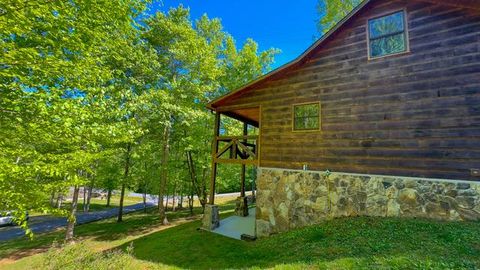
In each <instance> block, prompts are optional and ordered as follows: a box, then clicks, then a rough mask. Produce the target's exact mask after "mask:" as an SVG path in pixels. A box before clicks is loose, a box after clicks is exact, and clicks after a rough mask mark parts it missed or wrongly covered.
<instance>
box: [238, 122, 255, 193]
mask: <svg viewBox="0 0 480 270" xmlns="http://www.w3.org/2000/svg"><path fill="white" fill-rule="evenodd" d="M247 135H248V124H247V123H245V122H244V123H243V136H244V137H246V136H247ZM243 142H244V143H247V139H244V140H243ZM238 146H240V148H244V151H246V152H247V153H248V152H250V153H251V151H250V149H248V148H247V147H246V146H245V145H243V144H242V143H240V141H239V142H238ZM250 153H249V154H250ZM254 158H255V156H254ZM240 176H241V180H242V182H241V186H240V197H245V164H242V173H241V175H240Z"/></svg>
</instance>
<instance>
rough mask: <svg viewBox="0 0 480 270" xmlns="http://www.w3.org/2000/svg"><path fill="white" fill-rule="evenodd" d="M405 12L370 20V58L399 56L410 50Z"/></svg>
mask: <svg viewBox="0 0 480 270" xmlns="http://www.w3.org/2000/svg"><path fill="white" fill-rule="evenodd" d="M406 29H407V27H406V21H405V12H404V11H399V12H395V13H393V14H390V15H387V16H383V17H379V18H374V19H370V20H368V39H369V45H368V46H369V48H370V50H369V51H370V52H369V53H370V55H369V56H370V58H376V57H381V56H386V55H392V54H398V53H402V52H406V51H407V50H408V35H407V31H406Z"/></svg>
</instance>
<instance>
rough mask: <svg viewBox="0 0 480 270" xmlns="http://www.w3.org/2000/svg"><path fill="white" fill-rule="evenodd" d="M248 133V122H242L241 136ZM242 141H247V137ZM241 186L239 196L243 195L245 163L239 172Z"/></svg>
mask: <svg viewBox="0 0 480 270" xmlns="http://www.w3.org/2000/svg"><path fill="white" fill-rule="evenodd" d="M247 135H248V124H247V123H245V122H244V123H243V136H247ZM243 142H244V143H247V139H245V140H243ZM241 180H242V183H241V187H240V197H245V164H242V173H241Z"/></svg>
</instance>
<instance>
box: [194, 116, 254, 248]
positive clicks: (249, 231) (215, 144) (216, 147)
mask: <svg viewBox="0 0 480 270" xmlns="http://www.w3.org/2000/svg"><path fill="white" fill-rule="evenodd" d="M210 109H212V111H213V112H214V113H215V125H214V132H213V141H212V163H211V170H212V171H211V179H210V193H209V201H208V204H207V205H206V207H205V214H204V217H203V223H202V228H203V229H205V230H209V231H212V232H214V233H218V234H221V235H224V236H227V237H231V238H235V239H242V235H244V236H246V237H247V238H248V237H251V238H253V237H254V236H255V208H250V209H249V206H251V205H252V203H253V200H248V198H247V196H246V194H245V189H246V187H245V176H246V171H247V166H255V167H256V166H258V164H259V153H260V151H259V150H260V149H259V147H260V144H259V140H260V138H259V126H260V108H259V107H254V108H237V109H230V110H220V109H214V108H210ZM223 117H229V118H233V119H236V120H238V121H240V122H241V124H242V126H243V134H241V135H237V134H235V136H232V135H225V128H224V126H223V125H222V119H223ZM249 131H250V132H249ZM252 133H253V134H252ZM219 164H234V165H238V166H240V167H241V173H240V179H238V180H239V181H240V196H239V197H238V198H237V199H236V206H235V215H234V216H231V217H228V218H226V219H224V220H220V216H219V210H218V207H217V206H216V205H215V191H216V181H217V173H218V170H217V169H218V165H219ZM253 195H254V194H252V197H254V196H253ZM249 201H250V203H249ZM249 204H250V205H249Z"/></svg>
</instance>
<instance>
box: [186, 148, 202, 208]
mask: <svg viewBox="0 0 480 270" xmlns="http://www.w3.org/2000/svg"><path fill="white" fill-rule="evenodd" d="M186 155H187V164H188V170H189V172H190V179H191V182H192V189H193V190H194V191H195V193H196V194H197V197H198V200H199V202H200V204H201V205H202V208H203V209H205V205H206V204H207V193H206V189H205V185H199V183H198V176H197V173H196V171H195V163H194V162H193V158H192V152H191V151H187V152H186ZM203 174H204V176H203V178H205V171H204V172H203ZM203 180H205V179H203ZM192 199H193V197H192Z"/></svg>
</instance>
